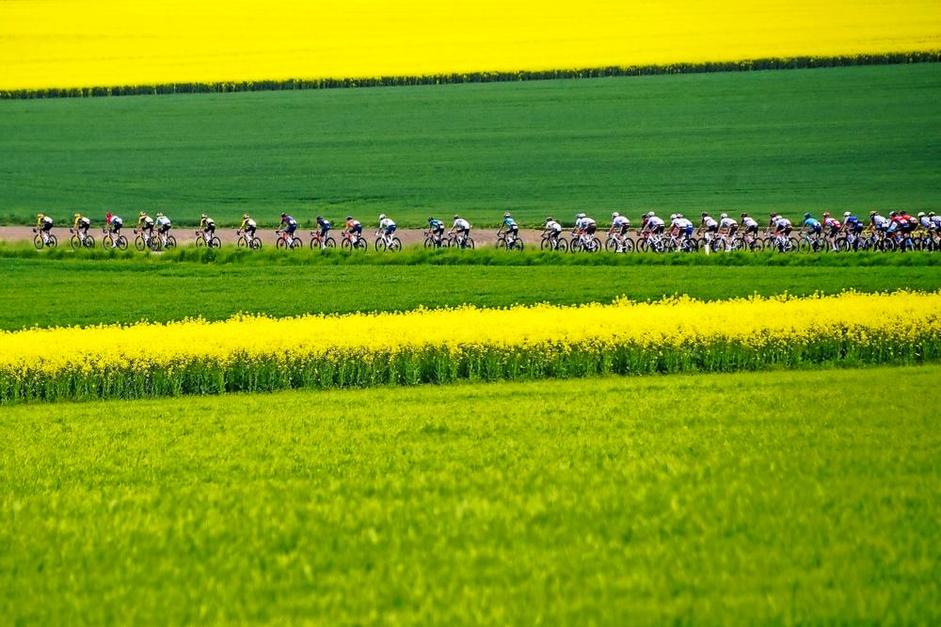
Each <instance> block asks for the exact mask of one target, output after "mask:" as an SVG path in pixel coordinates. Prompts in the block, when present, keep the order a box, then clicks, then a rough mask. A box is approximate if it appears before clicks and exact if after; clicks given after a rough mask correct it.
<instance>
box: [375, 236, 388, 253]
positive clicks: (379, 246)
mask: <svg viewBox="0 0 941 627" xmlns="http://www.w3.org/2000/svg"><path fill="white" fill-rule="evenodd" d="M385 249H386V241H385V240H384V239H382V238H381V237H377V238H376V250H377V251H379V252H383V251H384V250H385Z"/></svg>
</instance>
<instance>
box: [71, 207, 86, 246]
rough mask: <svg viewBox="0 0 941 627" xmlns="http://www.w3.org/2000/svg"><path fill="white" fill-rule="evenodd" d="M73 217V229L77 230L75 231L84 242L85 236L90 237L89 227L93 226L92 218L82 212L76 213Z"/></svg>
mask: <svg viewBox="0 0 941 627" xmlns="http://www.w3.org/2000/svg"><path fill="white" fill-rule="evenodd" d="M72 217H73V218H74V220H72V229H74V230H75V233H76V234H77V235H78V237H79V239H81V240H82V243H83V244H84V243H85V238H86V237H88V229H89V228H91V220H89V219H88V218H86V217H85V216H83V215H82V214H81V213H76V214H75V215H74V216H72Z"/></svg>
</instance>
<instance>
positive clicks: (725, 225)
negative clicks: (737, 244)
mask: <svg viewBox="0 0 941 627" xmlns="http://www.w3.org/2000/svg"><path fill="white" fill-rule="evenodd" d="M736 231H738V222H736V221H735V220H734V219H733V218H730V217H729V214H727V213H723V214H722V215H720V216H719V232H720V233H724V234H725V235H728V236H729V237H735V233H736Z"/></svg>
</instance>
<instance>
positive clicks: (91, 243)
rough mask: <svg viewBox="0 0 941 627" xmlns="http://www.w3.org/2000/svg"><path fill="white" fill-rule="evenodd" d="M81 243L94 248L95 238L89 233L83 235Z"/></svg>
mask: <svg viewBox="0 0 941 627" xmlns="http://www.w3.org/2000/svg"><path fill="white" fill-rule="evenodd" d="M82 245H83V246H84V247H85V248H94V247H95V238H94V237H93V236H91V235H87V236H86V237H85V241H83V242H82Z"/></svg>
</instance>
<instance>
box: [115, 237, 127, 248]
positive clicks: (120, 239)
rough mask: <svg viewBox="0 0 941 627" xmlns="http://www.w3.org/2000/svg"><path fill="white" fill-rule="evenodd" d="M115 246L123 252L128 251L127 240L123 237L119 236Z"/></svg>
mask: <svg viewBox="0 0 941 627" xmlns="http://www.w3.org/2000/svg"><path fill="white" fill-rule="evenodd" d="M114 245H115V246H117V247H118V248H119V249H121V250H127V238H126V237H124V236H123V235H118V239H117V240H115V242H114Z"/></svg>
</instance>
